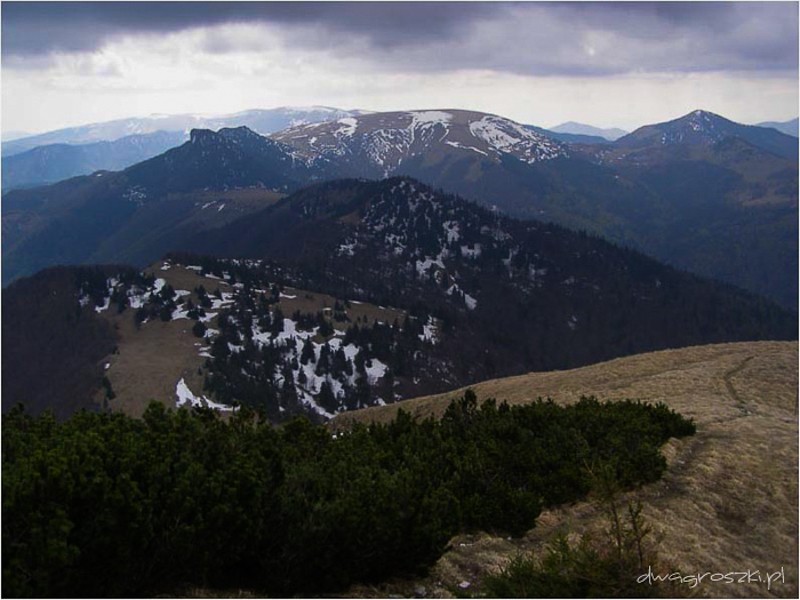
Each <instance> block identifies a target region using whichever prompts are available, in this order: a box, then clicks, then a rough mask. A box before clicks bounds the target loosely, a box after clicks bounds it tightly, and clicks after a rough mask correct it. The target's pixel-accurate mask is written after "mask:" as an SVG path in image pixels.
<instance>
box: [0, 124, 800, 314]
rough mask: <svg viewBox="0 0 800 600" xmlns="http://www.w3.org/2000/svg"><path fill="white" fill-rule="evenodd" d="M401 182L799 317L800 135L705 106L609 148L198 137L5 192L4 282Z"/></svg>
mask: <svg viewBox="0 0 800 600" xmlns="http://www.w3.org/2000/svg"><path fill="white" fill-rule="evenodd" d="M392 175H408V176H411V177H414V178H416V179H419V180H420V181H424V182H426V183H429V184H431V185H433V186H436V187H440V188H442V189H444V190H447V191H449V192H454V193H458V194H460V195H462V196H464V197H466V198H468V199H471V200H474V201H477V202H480V203H482V204H484V205H487V206H489V207H494V208H496V209H500V210H502V211H503V212H505V213H507V214H509V215H512V216H516V217H519V218H524V219H537V220H543V221H551V222H555V223H560V224H562V225H565V226H567V227H569V228H571V229H576V230H586V231H589V232H591V233H593V234H597V235H601V236H603V237H606V238H608V239H611V240H613V241H616V242H617V243H621V244H626V245H630V246H633V247H636V248H638V249H641V250H643V251H644V252H646V253H648V254H651V255H653V256H654V257H656V258H658V259H660V260H663V261H666V262H668V263H670V264H673V265H675V266H677V267H679V268H683V269H687V270H690V271H692V272H695V273H698V274H700V275H705V276H710V277H715V278H718V279H721V280H723V281H726V282H729V283H733V284H735V285H738V286H741V287H744V288H745V289H749V290H751V291H753V292H756V293H759V294H763V295H765V296H767V297H769V298H772V299H774V300H776V301H778V302H780V303H781V304H783V305H784V306H786V307H789V308H795V309H796V297H797V143H796V139H795V138H792V137H790V136H786V135H784V134H781V133H779V132H777V131H776V130H774V129H768V128H760V127H755V126H744V125H740V124H737V123H734V122H732V121H729V120H727V119H724V118H723V117H720V116H718V115H714V114H712V113H707V112H703V111H695V112H693V113H690V114H689V115H686V116H684V117H681V118H680V119H676V120H674V121H670V122H667V123H662V124H656V125H652V126H646V127H643V128H640V129H638V130H637V131H635V132H633V133H631V134H629V135H627V136H624V137H622V138H620V139H619V140H617V141H616V142H613V143H608V144H602V145H600V144H581V143H567V142H563V141H559V140H556V139H553V138H551V137H548V136H547V135H545V134H544V133H540V132H538V131H534V130H532V129H531V128H530V127H527V126H524V125H521V124H518V123H515V122H513V121H510V120H508V119H504V118H502V117H499V116H496V115H489V114H485V113H477V112H470V111H458V110H447V109H444V110H430V111H412V112H392V113H371V114H366V115H361V116H348V117H343V118H340V119H337V120H334V121H328V122H322V123H311V124H304V125H299V126H295V127H291V128H289V129H285V130H282V131H280V132H277V133H275V134H273V136H272V138H271V139H268V138H264V137H262V136H259V135H257V134H255V133H254V132H252V131H250V130H249V129H247V128H230V129H223V130H221V131H220V132H219V133H213V132H211V131H207V130H193V132H192V134H191V140H190V141H189V142H188V143H185V144H184V145H183V146H181V147H179V148H175V149H172V150H169V151H167V152H166V153H164V154H162V155H160V156H158V157H155V158H153V159H150V160H148V161H145V162H142V163H139V164H137V165H135V166H133V167H129V168H128V169H126V170H124V171H121V172H118V173H97V174H95V175H93V176H90V177H83V178H76V179H72V180H68V181H65V182H60V183H58V184H55V185H53V186H50V187H42V188H36V189H30V190H15V191H12V192H9V193H7V194H5V195H4V198H3V201H4V211H3V233H4V236H3V266H4V269H3V273H4V275H3V277H4V282H8V281H10V280H11V279H13V278H14V277H17V276H19V275H23V274H29V273H33V272H35V271H36V270H37V269H39V268H43V267H45V266H48V265H51V264H57V263H58V262H61V261H68V262H98V261H99V262H109V261H111V262H117V261H126V262H127V261H130V262H133V263H134V264H137V265H144V264H147V263H148V262H150V261H152V260H155V259H156V258H158V256H160V255H161V254H162V253H163V252H164V251H167V250H169V249H175V248H177V247H178V246H176V244H177V242H178V241H179V240H182V239H188V237H191V235H192V234H194V233H195V232H198V231H204V230H209V229H213V228H215V227H217V226H219V225H220V224H222V223H227V222H230V221H231V220H233V219H234V218H236V217H242V216H245V215H246V214H248V213H249V212H251V211H252V210H256V209H258V208H262V207H263V203H260V202H261V201H263V202H266V203H271V202H272V201H274V199H275V194H280V193H288V192H292V191H295V190H297V189H299V188H300V187H302V186H304V185H308V184H311V183H314V182H317V181H323V180H330V179H336V178H342V177H362V178H371V179H380V178H383V177H387V176H392ZM259 190H260V191H259ZM200 191H202V193H203V194H204V195H203V196H202V198H203V201H202V202H201V201H199V200H198V199H197V192H200ZM259 194H262V195H263V198H262V199H261V201H259V200H258V199H257V197H258V196H259ZM224 199H227V200H228V202H224V201H223V200H224ZM245 199H246V200H245ZM212 201H213V202H217V204H216V205H214V206H216V208H215V210H213V211H212V210H209V207H210V206H212V205H211V204H209V202H212ZM203 207H205V208H203ZM232 209H235V211H236V212H234V210H232ZM87 212H88V213H90V214H92V215H97V214H104V215H106V217H105V218H103V219H99V218H91V219H87V218H86V217H85V215H86V214H87ZM77 232H80V233H77Z"/></svg>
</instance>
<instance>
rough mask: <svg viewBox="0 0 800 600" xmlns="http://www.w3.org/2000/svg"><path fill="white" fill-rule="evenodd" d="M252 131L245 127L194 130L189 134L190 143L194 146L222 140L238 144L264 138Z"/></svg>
mask: <svg viewBox="0 0 800 600" xmlns="http://www.w3.org/2000/svg"><path fill="white" fill-rule="evenodd" d="M262 137H263V136H260V135H258V134H257V133H256V132H255V131H253V130H252V129H250V128H248V127H245V126H244V125H242V126H240V127H223V128H222V129H220V130H219V131H213V130H211V129H192V130H191V132H190V133H189V142H190V143H192V144H208V143H215V142H219V141H221V140H226V141H233V142H235V143H238V142H240V141H244V140H252V139H256V138H262Z"/></svg>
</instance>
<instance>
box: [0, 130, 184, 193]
mask: <svg viewBox="0 0 800 600" xmlns="http://www.w3.org/2000/svg"><path fill="white" fill-rule="evenodd" d="M186 139H187V136H186V134H184V133H183V132H180V131H155V132H153V133H147V134H137V135H129V136H125V137H123V138H119V139H117V140H114V141H112V142H106V141H103V142H94V143H88V144H78V145H71V144H47V145H44V146H37V147H35V148H33V149H31V150H27V151H25V152H22V153H20V154H13V155H10V156H4V157H3V160H2V169H3V177H2V185H3V190H9V189H14V188H23V187H32V186H35V185H44V184H47V183H54V182H56V181H61V180H64V179H69V178H70V177H75V176H76V175H87V174H89V173H94V172H95V171H119V170H122V169H124V168H125V167H128V166H130V165H133V164H136V163H138V162H141V161H143V160H146V159H148V158H151V157H153V156H156V155H158V154H162V153H164V152H166V151H167V150H169V149H170V148H174V147H175V146H179V145H180V144H182V143H183V142H184V141H186Z"/></svg>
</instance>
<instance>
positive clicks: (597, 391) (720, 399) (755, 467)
mask: <svg viewBox="0 0 800 600" xmlns="http://www.w3.org/2000/svg"><path fill="white" fill-rule="evenodd" d="M472 388H473V389H474V390H475V392H476V393H477V395H478V398H479V399H484V398H487V397H495V398H497V399H498V401H499V400H507V401H508V402H509V403H511V404H519V403H525V402H530V401H532V400H535V399H536V398H537V397H540V396H541V397H551V398H553V399H554V400H556V401H557V402H562V403H569V402H574V401H575V400H577V399H578V398H580V396H581V395H595V396H597V397H598V398H600V399H604V400H605V399H608V400H618V399H623V398H638V399H641V400H644V401H649V402H664V403H666V404H667V405H669V406H670V407H671V408H673V409H675V410H676V411H678V412H680V413H681V414H683V415H685V416H688V417H692V418H694V420H695V422H696V423H697V434H696V435H695V436H693V437H690V438H686V439H683V440H670V441H669V442H668V443H667V444H666V445H665V447H664V449H663V451H664V454H665V456H666V458H667V461H668V465H669V467H668V470H667V472H666V474H665V475H664V477H663V478H662V479H661V480H660V481H658V482H656V483H654V484H651V485H648V486H645V487H643V488H641V489H640V490H637V491H635V492H631V493H630V494H627V496H626V497H625V498H623V500H625V499H627V498H628V497H629V498H638V499H639V500H641V501H642V503H643V504H644V507H645V508H644V515H645V517H646V519H647V520H648V521H649V523H650V524H651V525H652V527H653V529H654V532H655V534H656V539H657V540H658V544H657V547H656V549H657V551H658V555H659V564H658V565H653V572H654V573H655V574H668V573H674V572H680V573H681V574H682V575H683V576H687V575H699V574H703V573H708V575H705V577H704V579H703V580H702V582H701V583H699V584H697V585H695V586H694V587H690V583H689V582H687V583H686V584H682V585H679V586H678V587H677V592H676V593H680V594H686V595H689V596H697V597H737V598H745V597H759V598H771V597H774V598H796V597H797V596H798V568H797V565H798V472H797V465H798V416H797V402H798V350H797V343H796V342H753V343H737V344H719V345H711V346H698V347H692V348H685V349H679V350H667V351H663V352H654V353H649V354H642V355H638V356H632V357H627V358H622V359H617V360H613V361H610V362H606V363H602V364H599V365H593V366H589V367H585V368H581V369H574V370H570V371H560V372H550V373H531V374H528V375H523V376H520V377H511V378H507V379H501V380H494V381H487V382H485V383H481V384H478V385H475V386H472ZM460 392H461V390H459V391H456V392H452V393H449V394H442V395H438V396H429V397H425V398H419V399H414V400H409V401H406V402H402V403H400V406H402V407H403V408H404V409H405V410H408V411H410V412H411V413H413V414H416V415H420V416H427V415H441V414H442V412H443V411H444V408H445V407H446V405H447V403H448V401H449V399H450V398H452V397H455V396H457V395H459V394H460ZM397 409H398V406H397V405H394V406H386V407H378V408H375V409H369V410H365V411H358V412H357V413H351V414H347V415H343V416H341V417H337V419H336V421H337V424H336V426H338V427H343V426H346V425H347V423H350V422H352V421H355V420H358V421H370V420H373V419H374V420H377V421H386V420H388V419H391V418H392V416H393V415H394V414H396V411H397ZM605 527H606V521H605V519H604V518H603V515H602V510H601V508H600V507H599V506H597V505H595V504H593V503H592V502H589V501H586V502H580V503H576V504H573V505H570V506H565V507H561V508H558V509H555V510H549V511H545V512H544V513H543V514H542V515H541V517H540V518H539V520H538V523H537V527H536V528H534V529H533V530H531V531H530V532H528V534H527V535H526V536H524V537H523V538H521V539H518V540H510V539H504V538H500V537H496V536H492V535H489V534H485V533H479V534H475V535H468V536H459V537H457V538H455V539H454V540H453V541H452V544H451V549H450V551H448V552H447V553H446V554H445V555H444V556H443V557H442V558H441V559H440V560H439V562H438V563H437V564H436V566H435V567H434V568H433V569H432V571H431V573H430V575H429V576H428V577H427V578H425V579H421V580H415V581H393V582H390V583H388V584H386V585H383V586H380V587H364V586H358V587H355V588H353V589H352V590H351V591H350V594H351V595H354V596H362V597H379V596H386V595H401V596H415V595H416V596H421V595H426V596H438V597H442V596H452V592H453V591H454V590H457V589H459V584H461V585H462V586H463V588H462V589H464V591H465V592H466V593H470V592H471V591H473V590H475V589H477V587H478V586H479V585H480V581H481V579H482V577H483V576H484V575H485V574H487V573H489V572H496V571H497V570H498V569H500V568H502V566H503V565H505V564H506V563H507V562H508V560H509V559H510V558H512V557H513V556H515V555H516V554H518V553H520V552H528V551H537V552H541V551H542V550H543V549H544V548H545V547H546V544H547V543H548V541H550V540H552V538H553V536H554V535H555V534H556V533H558V532H562V531H569V532H571V533H572V536H573V539H574V538H575V536H579V535H584V534H586V533H590V534H592V535H597V532H599V531H601V530H602V529H604V528H605ZM592 532H594V533H592ZM781 569H783V577H782V578H781V577H779V578H777V579H775V580H773V582H772V583H771V586H770V587H768V586H767V583H766V581H767V578H768V576H769V575H771V574H774V573H776V572H778V571H780V570H781ZM748 570H749V571H751V573H752V577H751V581H749V582H741V581H740V580H741V579H743V577H742V576H736V577H734V582H733V583H726V582H724V581H712V579H713V578H717V577H718V576H716V577H712V575H713V574H717V573H720V574H727V573H731V572H746V571H748ZM756 571H758V573H757V574H756V573H755V572H756ZM759 576H760V577H761V578H762V579H763V582H758V581H756V580H757V579H758V577H759ZM642 585H647V583H643V584H642Z"/></svg>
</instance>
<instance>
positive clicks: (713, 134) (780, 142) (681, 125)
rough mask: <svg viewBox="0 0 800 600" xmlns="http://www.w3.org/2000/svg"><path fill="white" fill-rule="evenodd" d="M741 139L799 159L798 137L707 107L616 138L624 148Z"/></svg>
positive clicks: (785, 156)
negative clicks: (740, 121)
mask: <svg viewBox="0 0 800 600" xmlns="http://www.w3.org/2000/svg"><path fill="white" fill-rule="evenodd" d="M729 138H739V139H741V140H744V141H745V142H747V143H748V144H750V145H752V146H756V147H757V148H760V149H761V150H765V151H767V152H770V153H772V154H775V155H777V156H781V157H783V158H788V159H790V160H797V140H796V139H793V138H792V137H791V136H788V135H785V134H783V133H780V132H778V131H776V130H774V129H769V128H765V127H758V126H753V125H742V124H741V123H736V122H735V121H731V120H730V119H726V118H725V117H722V116H720V115H718V114H716V113H713V112H709V111H706V110H699V109H698V110H694V111H692V112H690V113H688V114H685V115H683V116H682V117H679V118H677V119H674V120H672V121H666V122H664V123H656V124H653V125H645V126H644V127H640V128H639V129H637V130H636V131H634V132H633V133H631V134H629V135H626V136H625V137H623V138H620V139H619V140H617V142H616V144H617V145H618V146H619V147H622V148H630V149H633V148H654V147H665V146H695V147H701V146H713V145H715V144H717V143H719V142H721V141H723V140H727V139H729Z"/></svg>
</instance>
